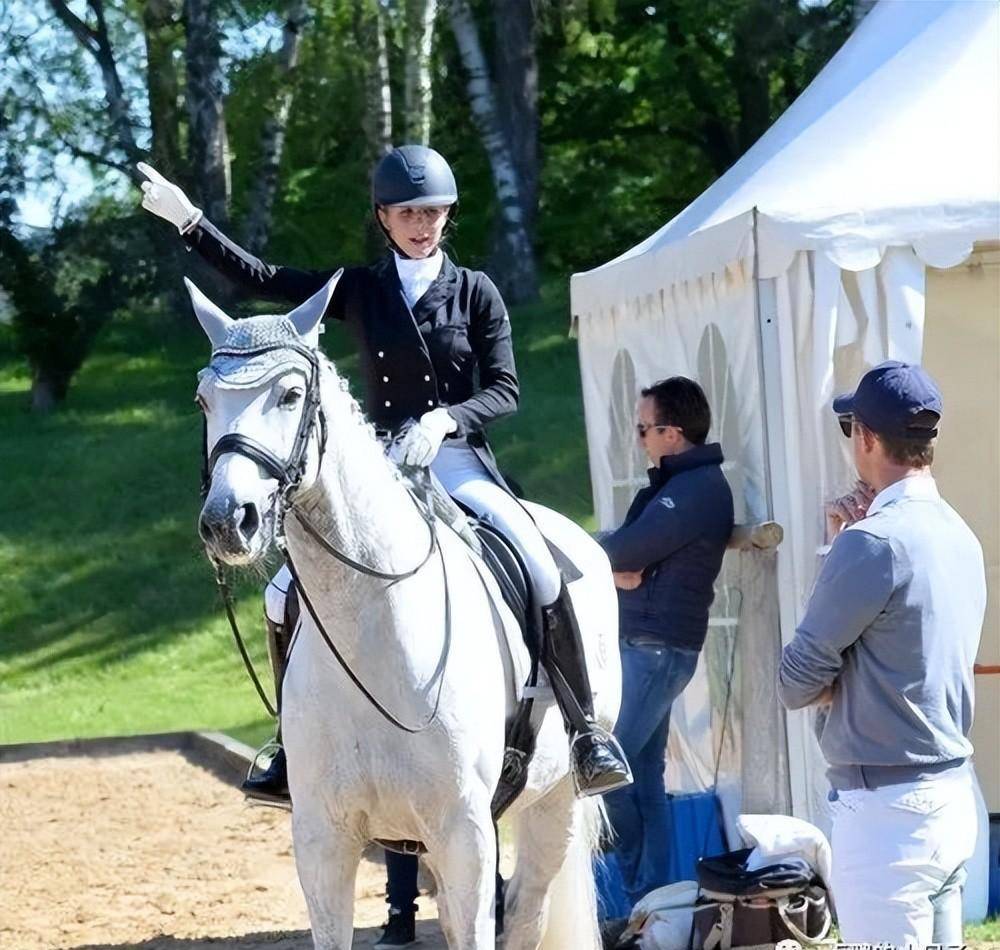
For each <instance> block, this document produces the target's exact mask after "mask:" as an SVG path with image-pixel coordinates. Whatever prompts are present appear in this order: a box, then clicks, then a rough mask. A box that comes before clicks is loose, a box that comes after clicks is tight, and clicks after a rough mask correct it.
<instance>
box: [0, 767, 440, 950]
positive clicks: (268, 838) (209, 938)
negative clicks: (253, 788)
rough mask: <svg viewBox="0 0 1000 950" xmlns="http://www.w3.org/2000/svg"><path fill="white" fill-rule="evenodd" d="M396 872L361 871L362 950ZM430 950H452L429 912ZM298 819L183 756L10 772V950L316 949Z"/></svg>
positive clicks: (4, 881)
mask: <svg viewBox="0 0 1000 950" xmlns="http://www.w3.org/2000/svg"><path fill="white" fill-rule="evenodd" d="M384 890H385V869H384V867H383V866H382V865H381V864H380V863H376V862H374V861H368V860H366V861H365V862H364V863H363V864H362V867H361V869H360V870H359V873H358V881H357V890H356V902H355V905H354V922H355V941H354V946H355V947H371V946H372V945H373V944H374V942H375V940H376V938H377V937H378V935H379V934H380V933H381V927H380V926H379V925H380V924H381V923H382V922H383V921H384V919H385V912H386V906H385V903H384V896H383V895H384ZM420 917H421V918H422V920H421V922H420V924H419V925H418V926H419V928H420V930H421V934H422V937H423V939H422V943H421V947H422V948H423V950H444V947H445V944H444V941H443V940H442V938H441V936H440V931H439V930H438V928H437V924H436V923H435V921H434V919H433V918H434V917H435V908H434V902H433V900H431V899H430V898H428V897H423V898H421V900H420ZM308 926H309V924H308V918H307V915H306V908H305V902H304V900H303V898H302V892H301V891H300V890H299V885H298V880H297V878H296V875H295V865H294V860H293V858H292V846H291V832H290V816H289V814H288V813H287V812H285V811H282V810H279V809H273V808H263V807H259V806H257V807H255V806H251V805H248V804H247V803H246V802H245V801H244V799H243V796H242V795H241V794H240V793H239V792H238V791H237V790H236V789H235V788H233V787H230V786H229V785H226V784H225V783H224V782H222V781H220V780H219V779H217V778H216V777H215V776H214V775H212V774H211V773H209V772H207V771H205V770H204V769H202V768H200V767H198V766H197V765H193V764H192V763H191V762H190V761H188V760H187V759H186V758H184V757H183V756H182V755H180V754H179V753H175V752H167V751H154V752H142V753H132V754H127V755H118V756H109V757H102V758H89V757H80V758H52V759H37V760H32V761H28V762H13V763H4V764H0V947H2V948H4V950H67V948H73V950H83V948H87V950H111V948H123V947H134V948H142V950H210V948H211V950H258V948H268V950H308V948H311V947H312V943H311V941H310V939H309V933H308Z"/></svg>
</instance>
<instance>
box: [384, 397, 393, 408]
mask: <svg viewBox="0 0 1000 950" xmlns="http://www.w3.org/2000/svg"><path fill="white" fill-rule="evenodd" d="M391 405H392V402H391V401H390V400H388V399H387V400H386V401H385V408H386V409H388V408H389V407H390V406H391Z"/></svg>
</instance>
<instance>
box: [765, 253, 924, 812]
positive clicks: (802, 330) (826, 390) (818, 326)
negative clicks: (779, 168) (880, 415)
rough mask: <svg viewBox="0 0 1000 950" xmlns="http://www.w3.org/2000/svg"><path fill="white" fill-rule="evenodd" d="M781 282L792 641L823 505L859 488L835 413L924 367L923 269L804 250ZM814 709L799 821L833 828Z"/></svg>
mask: <svg viewBox="0 0 1000 950" xmlns="http://www.w3.org/2000/svg"><path fill="white" fill-rule="evenodd" d="M770 283H771V284H772V285H773V299H774V308H775V317H774V319H775V321H776V324H777V328H776V329H777V332H776V335H775V337H774V339H776V341H777V354H776V365H777V366H778V367H779V374H780V394H781V406H780V416H781V424H782V425H783V429H784V431H783V439H782V444H781V449H780V451H781V452H782V454H783V458H772V460H771V462H772V466H773V467H778V466H780V467H782V468H783V470H784V472H785V473H787V477H786V483H787V487H786V490H785V492H784V495H785V498H784V499H783V503H784V505H785V508H784V510H782V511H781V512H780V520H781V522H782V524H783V525H784V527H785V540H784V543H783V546H782V551H781V553H780V555H779V556H780V557H782V558H784V559H785V563H786V572H785V589H784V591H783V594H784V596H785V597H786V598H787V602H788V609H786V612H785V618H784V619H785V623H783V624H782V625H781V636H782V640H783V642H784V643H788V642H789V641H790V640H791V638H792V637H793V636H794V634H795V628H796V626H797V625H798V623H799V621H800V620H801V619H802V615H803V613H804V608H805V605H806V603H807V601H808V598H809V594H810V592H811V590H812V585H813V582H814V580H815V577H816V573H817V570H818V568H819V565H820V556H821V552H822V549H823V546H824V543H825V540H826V539H825V537H824V533H825V518H824V514H823V504H824V502H825V501H826V500H827V499H828V498H830V497H833V496H834V495H836V494H840V493H843V492H846V491H848V490H850V489H851V487H852V486H853V480H854V477H855V476H854V471H853V466H852V464H851V459H850V443H849V442H848V441H847V440H846V439H844V438H843V436H842V435H841V433H840V430H839V428H838V426H837V425H836V420H835V418H834V416H833V414H832V413H831V411H830V404H831V401H832V399H833V397H834V396H835V395H836V394H837V393H840V392H849V391H850V390H852V389H853V388H854V386H855V385H856V384H857V381H858V379H859V378H860V377H861V376H862V375H863V374H864V373H865V372H866V371H867V370H868V369H870V368H871V367H872V366H874V365H876V364H877V363H880V362H882V361H883V360H885V359H889V358H895V359H905V360H907V361H911V362H919V361H920V357H921V338H922V330H923V325H924V294H923V285H924V265H923V263H922V262H921V261H920V260H919V259H918V258H917V257H916V255H915V254H914V253H913V251H912V250H911V249H907V248H891V249H890V250H888V251H887V252H886V254H885V255H884V256H883V258H882V259H881V261H880V262H879V263H878V265H877V266H876V267H874V268H872V269H870V270H866V271H860V272H853V271H846V270H841V269H840V268H839V267H837V265H836V264H834V263H833V261H832V260H831V259H830V258H829V257H828V256H827V255H825V254H821V253H818V252H815V251H800V252H799V253H798V254H796V255H795V257H794V258H793V260H792V263H791V266H790V267H789V268H788V270H787V271H786V272H785V273H784V274H783V275H782V276H781V277H778V278H777V279H774V280H773V281H770ZM817 715H818V714H817V713H816V712H815V711H814V710H804V711H799V712H794V713H789V714H788V731H789V737H790V739H791V741H792V744H793V747H792V749H791V750H790V756H791V758H792V760H793V761H798V762H799V763H800V766H799V768H798V775H797V779H798V781H797V782H796V783H795V784H793V806H794V811H795V814H796V815H798V816H800V817H803V818H806V819H807V820H809V821H812V822H813V823H814V824H816V825H817V826H819V827H821V828H824V830H828V825H829V818H828V809H827V804H826V802H827V793H828V791H829V785H828V783H827V781H826V774H825V773H826V765H825V761H824V759H823V756H822V753H821V752H820V749H819V745H818V742H817V740H816V717H817Z"/></svg>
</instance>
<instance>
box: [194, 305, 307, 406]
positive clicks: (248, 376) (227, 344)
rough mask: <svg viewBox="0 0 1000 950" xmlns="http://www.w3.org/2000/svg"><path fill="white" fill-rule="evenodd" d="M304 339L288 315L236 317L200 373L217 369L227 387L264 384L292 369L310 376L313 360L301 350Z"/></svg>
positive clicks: (217, 374) (224, 386)
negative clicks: (310, 361)
mask: <svg viewBox="0 0 1000 950" xmlns="http://www.w3.org/2000/svg"><path fill="white" fill-rule="evenodd" d="M303 343H304V341H303V339H302V337H301V336H300V335H299V333H298V331H297V330H296V329H295V326H294V325H293V323H292V321H291V320H289V319H288V317H286V316H271V315H264V316H259V317H248V318H246V319H244V320H234V321H233V323H232V325H231V326H230V327H229V328H228V329H227V331H226V336H225V338H224V339H223V340H222V342H221V343H219V344H218V345H217V346H216V347H215V348H214V349H213V351H212V360H211V362H210V363H209V364H208V367H207V368H206V369H204V370H202V372H201V374H200V375H204V374H205V373H213V374H214V375H215V377H216V385H218V386H221V387H222V388H224V389H246V388H251V387H254V386H261V385H263V384H264V383H266V382H267V381H268V380H270V379H273V378H274V377H276V376H279V375H281V374H283V373H287V372H290V371H292V370H299V371H301V372H302V373H303V374H305V375H306V376H307V377H308V376H309V371H310V369H311V367H310V364H309V360H308V359H307V358H306V357H305V356H304V355H303V354H302V353H301V352H299V351H298V349H297V348H298V347H301V346H302V345H303Z"/></svg>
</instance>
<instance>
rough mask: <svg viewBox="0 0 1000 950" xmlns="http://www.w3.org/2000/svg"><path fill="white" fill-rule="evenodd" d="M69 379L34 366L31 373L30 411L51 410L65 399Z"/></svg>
mask: <svg viewBox="0 0 1000 950" xmlns="http://www.w3.org/2000/svg"><path fill="white" fill-rule="evenodd" d="M68 391H69V380H66V379H61V378H58V377H56V376H54V375H53V374H52V373H50V372H49V371H48V370H46V369H44V368H35V370H34V372H33V373H32V374H31V411H32V412H38V413H47V412H52V410H53V409H55V408H56V406H58V405H59V403H61V402H63V401H64V400H65V399H66V393H67V392H68Z"/></svg>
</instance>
